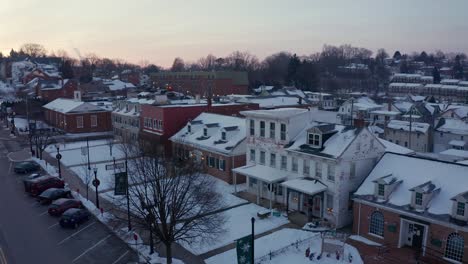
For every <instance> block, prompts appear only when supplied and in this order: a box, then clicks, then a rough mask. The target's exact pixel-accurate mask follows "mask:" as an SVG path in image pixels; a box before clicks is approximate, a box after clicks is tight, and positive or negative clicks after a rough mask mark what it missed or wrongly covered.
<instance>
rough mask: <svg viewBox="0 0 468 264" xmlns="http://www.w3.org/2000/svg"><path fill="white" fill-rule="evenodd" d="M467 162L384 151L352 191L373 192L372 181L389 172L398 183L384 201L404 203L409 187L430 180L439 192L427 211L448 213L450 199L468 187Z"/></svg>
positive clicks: (366, 193) (467, 189) (393, 204)
mask: <svg viewBox="0 0 468 264" xmlns="http://www.w3.org/2000/svg"><path fill="white" fill-rule="evenodd" d="M467 171H468V166H465V165H462V164H457V163H449V162H442V161H436V160H429V159H425V158H418V157H414V156H404V155H399V154H393V153H386V154H385V155H384V156H383V157H382V159H380V161H379V162H378V163H377V165H376V166H375V167H374V169H373V170H372V171H371V172H370V174H369V176H368V177H367V178H366V179H365V181H364V182H363V184H362V185H361V186H360V187H359V188H358V190H357V191H356V193H355V195H357V196H361V195H363V196H366V195H374V191H375V189H374V187H375V185H374V184H375V183H374V182H373V181H375V180H376V179H378V178H381V177H383V176H386V175H390V174H391V175H392V176H393V177H395V178H396V180H398V181H401V183H400V184H399V185H398V186H397V187H396V189H395V190H394V191H393V192H392V193H391V194H390V196H389V198H388V201H387V202H386V203H387V204H388V205H391V206H398V207H404V206H406V205H409V204H410V203H411V195H412V192H411V191H410V189H412V188H414V187H417V186H420V185H422V184H425V183H427V182H431V183H432V184H434V187H435V188H436V189H438V188H440V192H439V193H436V194H434V196H433V198H432V200H431V201H430V203H429V204H428V212H429V213H431V214H435V215H444V214H451V210H452V208H451V206H450V205H451V203H450V201H451V200H450V199H451V198H453V197H455V196H457V195H458V194H462V193H464V192H466V191H468V177H467V173H466V172H467Z"/></svg>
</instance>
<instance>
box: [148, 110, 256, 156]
mask: <svg viewBox="0 0 468 264" xmlns="http://www.w3.org/2000/svg"><path fill="white" fill-rule="evenodd" d="M258 109H259V106H258V104H238V103H230V104H213V105H210V103H208V104H190V105H183V104H179V105H177V104H176V105H142V106H141V113H140V139H141V140H143V142H145V141H146V142H151V143H159V144H161V145H163V146H164V151H165V153H166V154H168V155H170V154H171V149H172V148H171V142H170V141H169V138H170V137H172V136H173V135H174V134H175V133H177V132H178V131H179V130H180V129H182V128H183V127H184V126H185V125H186V124H187V122H188V121H190V120H192V119H194V118H195V117H197V116H198V115H199V114H201V113H203V112H209V113H216V114H221V115H235V116H239V112H240V111H245V110H258Z"/></svg>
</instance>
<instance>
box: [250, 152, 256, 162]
mask: <svg viewBox="0 0 468 264" xmlns="http://www.w3.org/2000/svg"><path fill="white" fill-rule="evenodd" d="M250 161H252V162H255V149H251V150H250Z"/></svg>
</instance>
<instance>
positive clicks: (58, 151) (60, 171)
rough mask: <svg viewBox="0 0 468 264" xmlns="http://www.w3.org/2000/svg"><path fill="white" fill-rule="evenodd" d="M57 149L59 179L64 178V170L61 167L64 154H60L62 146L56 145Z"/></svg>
mask: <svg viewBox="0 0 468 264" xmlns="http://www.w3.org/2000/svg"><path fill="white" fill-rule="evenodd" d="M55 147H56V148H57V155H55V157H56V158H57V163H58V173H59V178H60V179H61V178H62V169H61V167H60V160H61V159H62V154H60V144H58V143H57V144H56V145H55Z"/></svg>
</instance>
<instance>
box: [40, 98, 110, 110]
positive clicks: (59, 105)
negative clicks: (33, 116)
mask: <svg viewBox="0 0 468 264" xmlns="http://www.w3.org/2000/svg"><path fill="white" fill-rule="evenodd" d="M43 107H44V108H45V109H49V110H52V111H55V112H59V113H64V114H65V113H86V112H103V111H106V110H104V109H103V108H101V107H99V106H97V105H93V104H91V103H87V102H82V101H75V100H73V99H65V98H57V99H55V100H54V101H52V102H50V103H48V104H46V105H44V106H43Z"/></svg>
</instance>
